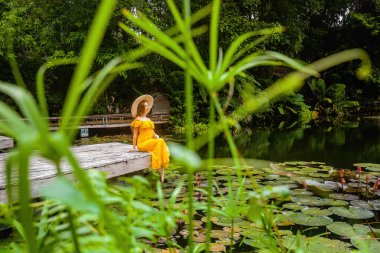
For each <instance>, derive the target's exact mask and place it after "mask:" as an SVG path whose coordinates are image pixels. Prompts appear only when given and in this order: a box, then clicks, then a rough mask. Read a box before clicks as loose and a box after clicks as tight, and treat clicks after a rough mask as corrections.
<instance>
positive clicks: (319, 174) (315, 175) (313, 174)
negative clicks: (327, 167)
mask: <svg viewBox="0 0 380 253" xmlns="http://www.w3.org/2000/svg"><path fill="white" fill-rule="evenodd" d="M309 176H311V177H322V178H323V177H330V175H329V174H325V173H310V174H309Z"/></svg>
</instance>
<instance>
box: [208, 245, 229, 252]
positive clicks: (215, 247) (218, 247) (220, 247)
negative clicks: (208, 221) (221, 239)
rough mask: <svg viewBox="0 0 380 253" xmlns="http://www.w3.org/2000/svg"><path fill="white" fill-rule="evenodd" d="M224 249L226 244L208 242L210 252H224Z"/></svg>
mask: <svg viewBox="0 0 380 253" xmlns="http://www.w3.org/2000/svg"><path fill="white" fill-rule="evenodd" d="M225 250H226V246H224V245H222V244H218V243H211V244H210V251H211V252H224V251H225Z"/></svg>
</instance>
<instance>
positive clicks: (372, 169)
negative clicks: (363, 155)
mask: <svg viewBox="0 0 380 253" xmlns="http://www.w3.org/2000/svg"><path fill="white" fill-rule="evenodd" d="M365 169H366V170H368V171H373V172H380V167H367V168H365Z"/></svg>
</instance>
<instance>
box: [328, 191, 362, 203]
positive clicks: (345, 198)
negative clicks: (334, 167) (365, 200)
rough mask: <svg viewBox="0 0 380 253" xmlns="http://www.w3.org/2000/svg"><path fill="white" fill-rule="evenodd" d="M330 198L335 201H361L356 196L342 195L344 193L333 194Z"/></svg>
mask: <svg viewBox="0 0 380 253" xmlns="http://www.w3.org/2000/svg"><path fill="white" fill-rule="evenodd" d="M329 197H330V198H333V199H341V200H347V201H351V200H356V199H359V197H358V196H356V195H352V194H342V193H332V194H330V195H329Z"/></svg>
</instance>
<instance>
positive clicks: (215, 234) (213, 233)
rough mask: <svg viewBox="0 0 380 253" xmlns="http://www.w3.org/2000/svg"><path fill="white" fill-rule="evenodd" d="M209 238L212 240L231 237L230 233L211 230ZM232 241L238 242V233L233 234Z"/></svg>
mask: <svg viewBox="0 0 380 253" xmlns="http://www.w3.org/2000/svg"><path fill="white" fill-rule="evenodd" d="M210 236H211V237H212V238H217V239H220V238H229V237H230V236H231V232H228V231H224V230H211V233H210ZM233 237H234V240H238V239H239V237H240V234H239V233H234V236H233Z"/></svg>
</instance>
